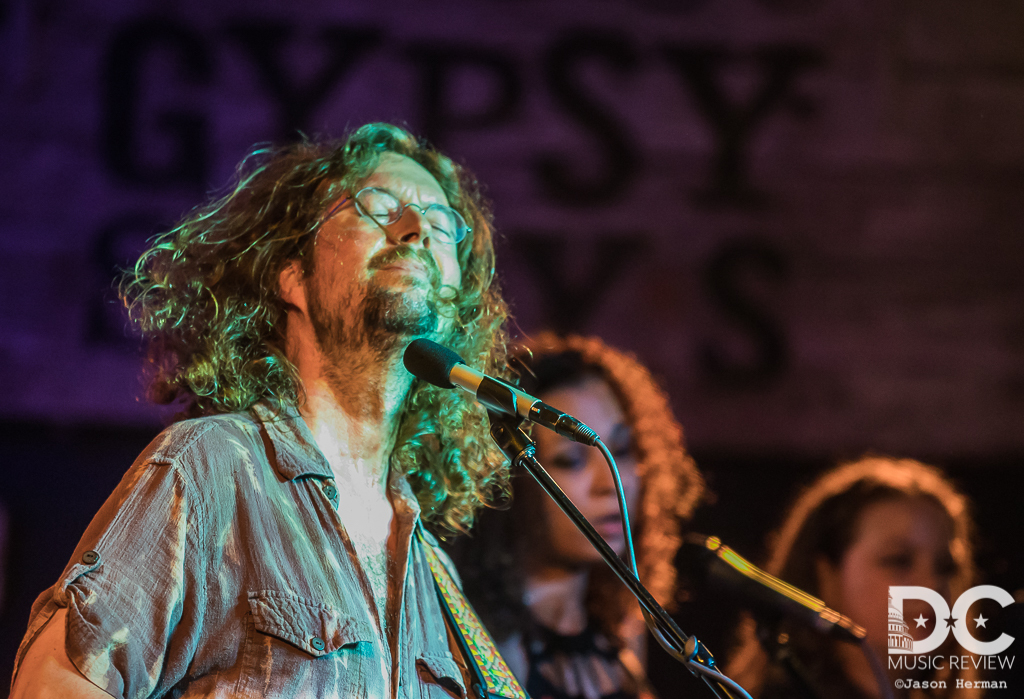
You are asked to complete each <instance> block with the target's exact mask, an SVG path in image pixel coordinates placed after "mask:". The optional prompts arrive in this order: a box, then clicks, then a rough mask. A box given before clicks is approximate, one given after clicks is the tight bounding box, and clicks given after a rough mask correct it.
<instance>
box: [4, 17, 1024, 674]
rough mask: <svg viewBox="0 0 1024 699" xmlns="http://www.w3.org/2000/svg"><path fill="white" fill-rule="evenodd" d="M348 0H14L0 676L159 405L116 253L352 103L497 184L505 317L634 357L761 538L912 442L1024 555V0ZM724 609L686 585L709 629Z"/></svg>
mask: <svg viewBox="0 0 1024 699" xmlns="http://www.w3.org/2000/svg"><path fill="white" fill-rule="evenodd" d="M340 5H342V6H339V3H327V2H322V3H320V2H307V3H302V4H301V7H296V8H288V9H285V8H284V7H276V6H275V5H274V4H273V3H270V2H240V1H238V0H219V1H218V2H217V3H216V4H214V3H209V2H207V3H188V2H182V3H176V4H175V5H174V6H173V8H172V6H171V5H168V4H166V3H158V2H143V3H121V4H118V3H115V2H102V3H101V2H96V1H94V2H78V3H69V2H61V1H56V0H49V1H45V2H44V1H40V0H17V1H15V0H6V1H5V2H2V3H0V163H2V165H0V191H2V192H3V195H2V197H0V299H2V303H0V396H2V397H3V400H2V401H0V469H2V474H3V478H2V480H0V484H2V485H0V503H2V504H3V507H4V508H5V509H6V511H7V522H8V524H7V536H6V545H3V544H2V543H0V569H2V571H3V575H4V578H3V581H4V587H3V591H2V592H0V675H2V676H8V675H9V670H10V666H11V662H12V660H13V654H14V651H15V648H16V646H17V643H18V641H19V639H20V637H21V634H22V632H23V630H24V626H25V623H26V620H27V615H28V608H29V605H30V604H31V601H32V599H33V598H34V596H35V595H36V594H37V593H38V592H39V591H40V590H42V589H43V588H45V587H46V586H48V585H50V584H52V582H53V581H54V580H55V578H56V576H57V575H58V574H59V572H60V570H61V569H62V568H63V566H64V564H65V563H66V560H67V557H68V556H69V555H70V553H71V551H72V549H73V547H74V544H75V542H76V541H77V538H78V536H79V535H80V533H81V531H82V530H83V529H84V527H85V525H86V524H87V522H88V520H89V518H90V517H91V515H92V513H93V512H95V510H96V509H97V508H98V507H99V505H100V503H101V502H102V501H103V499H104V498H105V497H106V495H107V494H108V493H109V492H110V490H111V489H112V488H113V486H114V484H115V483H116V482H117V481H118V479H119V478H120V476H121V474H122V473H123V471H124V469H125V468H127V466H128V464H130V462H131V461H132V460H133V459H134V457H135V455H136V454H137V453H138V452H139V451H140V450H141V448H142V447H143V446H144V445H145V444H146V443H147V442H148V441H149V439H151V438H152V436H153V435H155V434H156V432H157V431H158V430H159V428H160V425H161V424H162V421H163V420H165V419H166V417H167V416H166V415H162V414H160V412H159V411H157V410H156V409H154V408H152V407H148V406H146V405H145V404H144V403H142V402H140V400H139V395H140V384H139V381H138V375H139V367H140V364H139V359H138V346H137V343H136V342H134V341H133V340H131V339H129V338H127V337H126V335H125V332H124V320H123V317H122V315H121V313H120V311H119V309H118V306H117V304H116V303H114V302H113V295H112V291H111V281H112V279H113V277H114V274H115V269H116V267H118V266H119V265H124V264H126V263H127V262H128V261H129V260H130V259H131V258H132V255H134V254H137V252H138V251H139V250H140V249H141V246H142V245H143V242H144V240H145V239H146V238H147V237H148V236H149V235H151V234H153V233H155V232H157V231H159V230H161V229H162V228H164V227H166V226H168V225H169V224H171V223H173V222H174V221H175V220H176V219H177V218H178V217H179V216H181V215H182V213H184V212H185V211H187V210H188V209H189V208H190V207H191V206H193V205H195V204H197V203H199V202H200V201H202V200H203V198H204V196H205V192H207V191H208V190H210V189H213V188H216V187H219V186H222V185H223V184H224V183H225V182H226V181H227V179H228V178H229V176H230V174H231V172H232V170H233V168H234V165H235V163H237V162H238V160H239V159H241V158H242V157H243V156H244V155H245V153H246V152H247V151H248V149H249V148H250V147H251V146H252V145H253V144H254V143H257V142H261V141H266V140H282V139H287V138H293V137H294V135H295V133H296V130H299V129H301V130H303V131H305V132H309V133H333V134H340V133H342V132H343V131H344V130H345V129H346V128H347V127H350V126H355V125H358V124H361V123H364V122H366V121H370V120H387V121H394V122H398V123H403V124H406V125H407V126H409V127H410V128H411V129H412V130H414V131H416V132H418V133H423V134H426V135H428V136H429V137H430V138H431V139H433V140H434V141H435V142H436V143H438V144H439V145H440V146H441V147H442V148H443V149H445V150H446V151H447V152H449V153H451V154H452V155H454V156H455V157H456V158H458V159H460V160H463V161H465V162H466V163H467V164H468V165H469V166H470V167H471V168H472V169H473V170H474V171H476V172H477V174H478V175H479V176H480V178H481V180H482V181H483V182H484V183H485V184H486V185H487V192H488V194H489V196H490V197H491V198H492V200H493V202H494V207H495V212H496V216H497V223H498V228H499V231H500V233H501V235H502V239H501V242H500V251H499V252H500V257H499V269H500V272H501V275H502V280H503V284H504V286H505V288H506V290H507V293H508V296H509V298H510V300H511V301H512V304H513V309H514V312H515V314H516V317H517V319H518V325H519V327H520V329H521V330H523V331H525V332H531V331H534V330H537V329H539V328H542V327H553V328H556V329H559V330H563V331H577V332H584V333H592V334H599V335H601V336H603V337H605V338H606V339H607V340H608V341H609V342H611V343H613V344H615V345H617V346H619V347H622V348H624V349H627V350H629V351H632V352H635V353H636V354H637V356H638V357H639V358H640V359H641V360H642V361H644V362H645V363H646V364H648V365H649V366H650V367H651V368H652V369H653V371H654V372H655V373H656V375H657V376H658V377H659V379H660V380H661V381H662V383H663V384H664V386H665V387H666V388H667V389H668V391H669V393H670V395H671V397H672V399H673V403H674V406H675V408H676V411H677V414H678V415H679V417H680V419H681V421H682V422H683V424H684V426H685V428H686V430H687V436H688V442H689V446H690V448H691V450H692V452H693V454H694V455H695V457H696V458H697V461H698V464H699V465H700V467H701V469H702V470H703V471H704V473H705V475H706V476H707V478H708V480H709V483H710V485H711V487H712V490H713V492H714V493H715V496H716V498H717V499H716V500H715V501H714V502H710V503H708V504H706V505H705V506H704V507H703V508H702V509H701V510H700V511H699V512H698V515H697V517H696V520H695V522H694V524H693V527H694V529H696V530H698V531H703V532H706V533H709V534H718V535H720V536H721V537H722V538H723V539H724V540H725V541H726V542H727V543H728V544H730V545H731V546H733V547H734V548H736V549H737V550H738V551H739V552H740V553H742V554H744V555H746V556H748V557H749V558H752V559H753V560H755V561H756V560H759V559H760V556H761V555H762V553H763V544H764V539H765V535H766V534H767V533H768V532H769V530H771V529H772V528H774V527H775V526H777V525H778V524H779V520H780V517H781V514H782V512H783V510H784V507H785V504H786V503H787V502H788V501H789V500H790V499H791V497H792V495H793V493H794V489H795V488H796V487H797V486H798V485H801V484H806V483H807V482H809V481H810V480H811V479H813V477H814V476H815V475H816V474H818V473H820V472H821V470H823V469H824V468H827V467H828V466H829V465H831V464H834V463H835V462H836V461H837V460H839V459H842V458H852V457H856V456H859V455H860V454H862V453H864V452H866V451H869V450H872V451H876V452H882V453H889V454H893V455H896V456H909V457H913V458H918V459H921V460H924V461H927V462H929V463H934V464H937V465H939V466H942V467H944V468H945V469H946V470H947V471H948V472H949V473H950V474H951V475H952V476H953V477H954V478H955V479H956V481H957V482H958V483H959V485H960V486H961V487H962V488H963V489H964V490H965V491H966V492H967V493H968V494H970V495H971V496H972V498H973V501H974V503H975V513H976V516H977V519H978V523H979V556H980V561H981V567H982V570H983V572H984V575H985V580H984V581H985V582H990V583H992V584H996V585H999V586H1001V587H1004V588H1006V589H1008V590H1010V591H1018V590H1020V589H1021V588H1022V587H1024V584H1022V580H1024V556H1022V554H1021V553H1020V547H1019V541H1020V534H1021V532H1022V524H1024V521H1022V520H1024V516H1022V514H1021V512H1022V508H1021V507H1020V505H1019V498H1020V493H1021V492H1022V489H1024V488H1022V486H1024V475H1022V472H1021V457H1022V456H1024V429H1022V426H1024V425H1022V422H1024V421H1022V415H1024V362H1022V359H1024V280H1022V274H1021V272H1022V262H1024V237H1022V236H1021V234H1020V230H1019V229H1020V223H1021V220H1022V214H1024V196H1022V194H1021V192H1022V189H1024V128H1022V127H1021V124H1024V5H1022V4H1021V3H1019V2H1016V1H1013V0H981V1H979V2H974V3H964V2H961V1H959V0H889V1H884V0H870V1H869V2H861V1H857V0H676V1H673V2H666V1H662V0H645V1H638V0H633V1H630V2H627V1H626V0H621V1H620V0H607V1H604V2H597V1H595V2H564V1H547V2H542V1H540V0H474V1H472V2H470V1H469V0H466V1H465V2H457V1H454V0H442V1H439V2H434V3H430V4H429V5H428V4H424V3H415V2H391V3H388V2H375V3H343V4H340ZM3 540H4V537H2V536H0V542H2V541H3ZM734 618H735V610H733V609H722V610H720V611H719V610H715V611H714V612H713V611H712V610H711V609H709V608H708V605H706V604H701V603H700V601H699V600H691V601H689V602H686V603H685V604H684V605H683V607H682V609H681V611H680V622H681V624H682V626H683V628H684V629H685V630H687V631H693V632H696V633H697V634H698V635H699V636H700V637H701V638H702V639H703V640H705V641H706V642H707V644H708V645H709V646H710V647H711V649H712V650H713V651H714V652H715V653H716V655H718V656H720V657H721V656H724V655H726V651H727V649H728V646H729V640H728V636H729V629H730V627H731V624H732V622H733V620H734ZM652 675H653V676H654V679H655V681H656V682H658V683H659V686H661V687H670V686H672V685H673V683H675V682H685V681H686V680H680V679H678V678H679V677H681V674H680V673H679V672H678V669H677V668H674V667H673V666H672V665H670V664H669V663H667V662H666V661H664V660H663V659H662V658H661V656H659V654H658V652H657V651H656V652H654V653H653V654H652ZM0 691H5V690H0Z"/></svg>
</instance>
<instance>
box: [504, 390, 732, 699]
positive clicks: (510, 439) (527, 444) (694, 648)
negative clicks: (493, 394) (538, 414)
mask: <svg viewBox="0 0 1024 699" xmlns="http://www.w3.org/2000/svg"><path fill="white" fill-rule="evenodd" d="M488 415H489V417H490V420H491V437H492V438H493V439H494V441H495V442H496V443H497V445H498V448H500V449H501V450H502V452H504V454H505V456H507V457H508V459H509V461H511V462H512V465H513V467H515V466H522V467H523V468H525V469H526V470H527V471H529V473H530V475H531V476H533V478H534V479H535V480H536V481H537V483H538V484H540V487H541V488H543V489H544V492H546V493H547V494H548V496H550V497H551V499H552V500H554V501H555V504H556V505H558V507H559V508H560V509H561V510H562V512H564V513H565V514H566V516H567V517H568V518H569V519H570V520H572V523H573V524H575V525H576V528H577V529H579V530H580V532H582V533H583V535H584V536H585V537H587V539H588V540H589V541H590V543H591V544H592V545H593V546H594V548H595V549H597V551H598V553H600V554H601V557H602V558H603V559H604V560H605V563H607V564H608V566H609V567H610V568H611V569H612V571H613V572H614V573H615V574H616V575H617V576H618V578H619V580H621V581H622V582H623V583H624V584H625V585H626V587H627V588H629V591H630V592H632V593H633V596H634V597H636V599H637V601H638V602H639V603H640V606H641V608H642V609H643V610H644V612H645V616H646V617H647V619H648V624H649V625H652V624H653V625H656V627H657V628H653V627H652V629H651V631H652V632H653V633H654V634H655V637H656V638H658V636H659V633H660V635H661V636H662V638H658V641H659V643H661V644H662V646H663V647H665V649H666V650H667V651H668V652H669V653H670V654H671V655H672V656H673V657H676V659H677V660H681V661H682V662H684V663H686V665H687V667H688V669H689V670H690V672H692V673H693V674H694V675H696V676H699V677H700V678H701V679H703V680H704V682H705V683H707V685H708V686H709V687H710V688H711V691H712V692H714V693H715V694H716V695H717V696H720V697H729V698H732V697H743V696H747V697H749V695H748V694H746V693H745V692H743V693H742V694H740V693H738V692H737V690H739V692H742V691H743V690H742V688H741V687H739V685H736V684H735V683H732V686H730V685H729V684H726V682H730V683H731V682H732V681H731V680H729V679H728V678H726V677H725V676H724V675H722V674H720V672H719V671H718V670H717V668H716V665H715V659H714V658H713V657H712V656H711V653H709V652H708V650H707V649H706V648H705V647H704V645H703V644H702V643H701V642H700V641H698V640H697V639H696V638H695V637H693V636H687V635H686V634H685V633H683V631H682V629H680V628H679V626H677V625H676V623H675V621H674V620H673V619H672V617H671V616H669V614H668V612H666V611H665V610H664V609H663V608H662V606H661V605H660V604H658V602H657V600H655V599H654V597H653V596H652V595H651V593H650V592H648V590H647V588H645V587H644V586H643V584H641V582H640V581H639V580H638V579H637V577H636V576H635V575H634V574H633V572H632V570H630V568H629V566H627V565H626V563H625V562H623V560H622V559H621V558H619V556H618V555H616V553H615V551H613V550H612V548H611V547H610V546H609V545H608V542H606V541H605V540H604V538H603V537H602V536H601V535H600V534H598V533H597V531H596V530H595V529H594V527H593V526H591V524H590V522H588V521H587V519H586V518H585V517H584V516H583V514H582V513H581V512H580V511H579V510H578V509H576V506H575V505H574V504H573V503H572V501H571V500H570V499H569V498H568V496H567V495H566V494H565V493H564V492H562V489H561V488H560V487H558V484H557V483H555V481H554V479H552V478H551V476H550V475H549V474H548V472H547V471H545V470H544V467H543V466H541V464H540V462H539V461H537V459H536V457H535V456H534V453H535V450H536V447H535V444H534V442H533V440H532V439H530V437H529V435H527V434H526V432H524V431H523V430H522V428H521V427H520V424H521V423H522V420H521V419H520V418H515V417H511V416H508V415H502V414H500V413H497V412H494V411H491V410H489V411H488ZM666 640H667V643H668V644H670V645H672V646H674V647H675V649H676V651H675V652H673V650H672V649H671V648H669V647H668V646H666Z"/></svg>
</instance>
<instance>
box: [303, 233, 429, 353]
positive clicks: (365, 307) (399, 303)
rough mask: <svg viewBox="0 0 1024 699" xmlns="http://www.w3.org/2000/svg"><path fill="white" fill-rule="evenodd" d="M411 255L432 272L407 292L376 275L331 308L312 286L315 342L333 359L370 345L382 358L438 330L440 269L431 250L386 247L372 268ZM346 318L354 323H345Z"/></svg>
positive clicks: (310, 316)
mask: <svg viewBox="0 0 1024 699" xmlns="http://www.w3.org/2000/svg"><path fill="white" fill-rule="evenodd" d="M409 257H416V258H417V259H419V260H420V261H421V262H423V263H424V264H426V266H427V270H428V271H429V272H430V284H429V285H425V284H422V283H417V284H416V285H415V286H414V287H413V288H410V289H408V290H403V291H396V290H394V289H391V288H388V287H387V286H385V285H384V284H383V283H382V282H380V281H379V280H378V279H377V278H376V277H374V278H371V279H370V281H369V282H368V283H366V284H365V285H363V286H362V289H361V290H362V293H359V294H358V295H357V293H354V292H353V291H352V290H350V291H349V293H348V294H346V295H345V296H343V297H341V298H340V299H339V300H338V302H337V304H335V306H334V307H333V308H332V307H330V306H331V305H330V304H329V303H328V302H327V300H326V299H325V297H324V296H325V295H324V294H322V293H321V289H320V287H319V285H318V284H316V283H315V282H314V283H311V284H309V286H308V287H307V288H308V307H309V319H310V322H311V323H312V325H313V330H314V332H315V334H316V341H317V343H318V344H319V345H320V349H321V351H323V352H324V353H325V354H326V355H327V356H328V357H330V358H331V359H332V360H333V361H334V362H335V363H337V362H338V361H339V360H341V359H342V358H343V357H345V356H350V355H351V353H352V352H353V351H354V350H358V349H360V348H362V347H368V348H369V349H370V350H371V351H373V352H374V353H375V354H377V355H378V356H386V355H388V354H391V353H392V352H393V351H394V350H395V349H397V348H398V347H400V346H403V345H404V344H407V342H408V340H409V339H410V338H415V337H427V336H434V335H436V334H437V333H438V328H439V326H440V316H439V313H438V305H439V297H438V294H437V292H436V288H437V286H438V279H439V278H440V272H439V270H438V269H437V264H436V263H435V262H434V259H433V258H432V257H431V256H430V254H429V253H427V252H426V251H424V250H411V249H409V248H396V249H392V250H387V251H385V252H383V253H379V254H378V255H377V256H375V257H374V258H373V259H371V260H370V264H369V269H370V270H376V269H382V268H384V267H386V266H388V265H389V264H391V263H392V262H395V261H397V260H401V259H405V258H409ZM311 281H312V280H311ZM357 296H358V301H357V300H356V299H357ZM345 318H351V319H352V321H351V322H349V323H347V322H346V321H345Z"/></svg>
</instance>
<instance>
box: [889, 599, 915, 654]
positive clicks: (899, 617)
mask: <svg viewBox="0 0 1024 699" xmlns="http://www.w3.org/2000/svg"><path fill="white" fill-rule="evenodd" d="M913 647H914V637H913V636H911V635H910V627H909V626H908V625H907V622H905V621H903V612H901V611H900V610H899V609H897V608H896V606H895V605H894V604H893V603H892V595H889V651H890V652H891V651H899V652H903V653H909V652H910V650H911V649H912V648H913Z"/></svg>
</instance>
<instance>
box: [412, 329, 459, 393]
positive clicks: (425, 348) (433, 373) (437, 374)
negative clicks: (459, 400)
mask: <svg viewBox="0 0 1024 699" xmlns="http://www.w3.org/2000/svg"><path fill="white" fill-rule="evenodd" d="M402 362H403V363H404V364H405V368H406V369H408V370H409V373H410V374H412V375H413V376H415V377H416V378H417V379H423V380H424V381H426V382H427V383H430V384H433V385H435V386H438V387H439V388H455V384H453V383H452V382H451V380H450V379H449V378H448V377H449V376H451V373H452V369H453V368H454V367H455V365H456V364H465V362H464V361H462V357H460V356H459V355H457V354H455V353H454V352H452V351H451V350H450V349H448V348H447V347H442V346H441V345H439V344H437V343H436V342H431V341H430V340H424V339H419V340H413V341H412V342H411V343H410V344H409V346H408V347H407V348H406V349H405V354H404V355H403V357H402Z"/></svg>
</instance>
